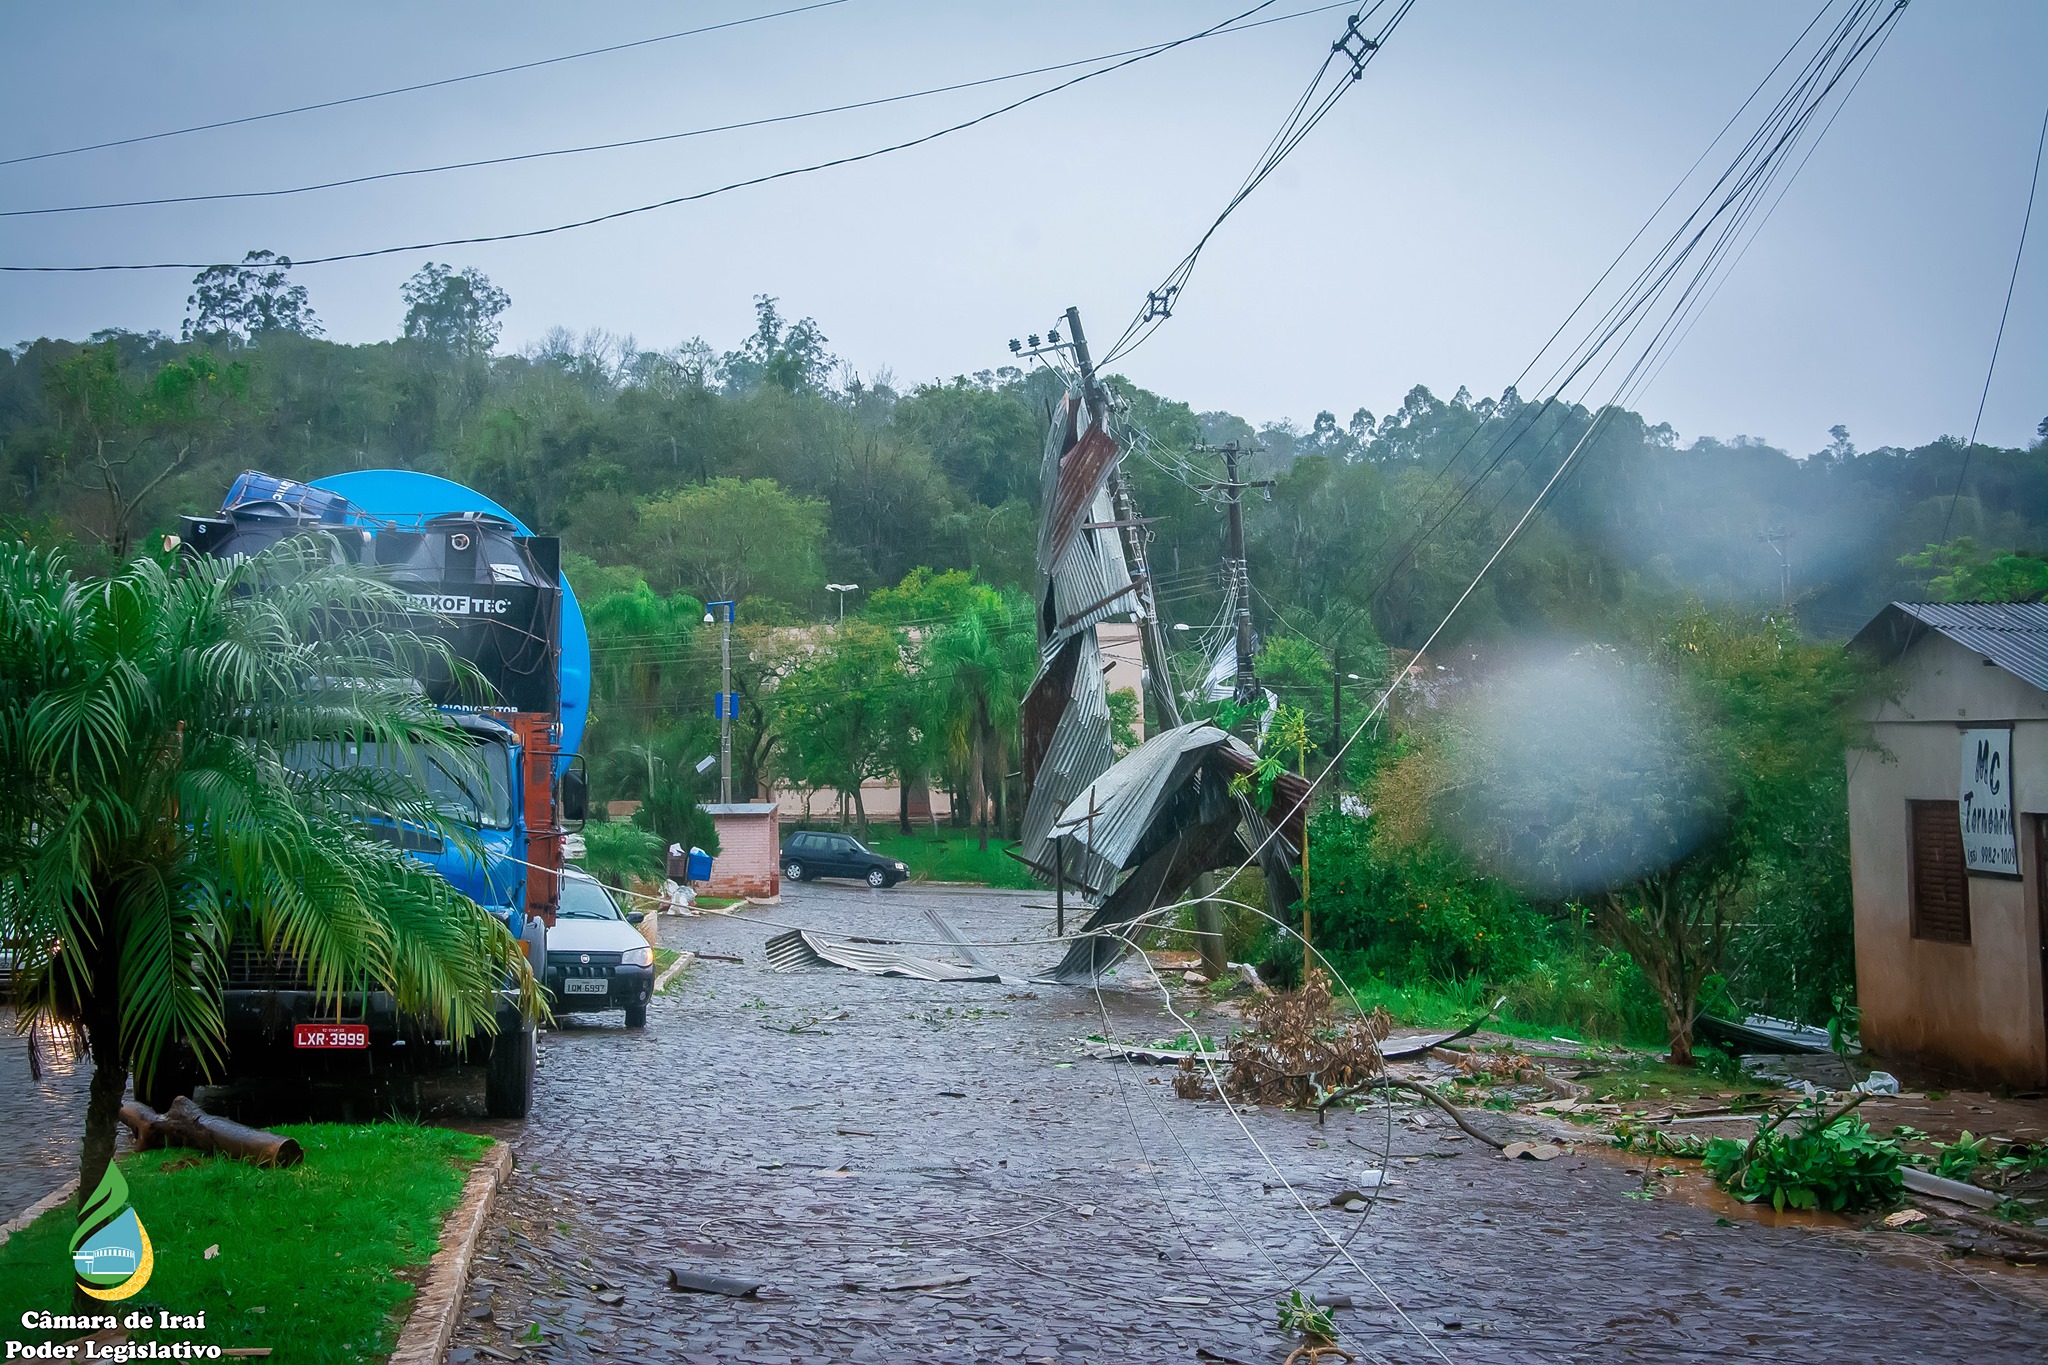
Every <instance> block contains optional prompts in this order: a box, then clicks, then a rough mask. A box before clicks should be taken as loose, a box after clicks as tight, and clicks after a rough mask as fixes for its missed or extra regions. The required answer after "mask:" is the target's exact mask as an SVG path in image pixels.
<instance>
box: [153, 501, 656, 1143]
mask: <svg viewBox="0 0 2048 1365" xmlns="http://www.w3.org/2000/svg"><path fill="white" fill-rule="evenodd" d="M181 530H182V534H181V539H182V542H183V546H184V549H185V550H186V552H188V553H192V554H203V555H231V554H239V553H251V552H254V551H256V550H259V549H261V548H263V547H265V546H267V545H270V544H274V543H276V542H277V541H279V540H283V539H286V538H288V537H292V536H298V535H303V534H306V533H308V532H320V533H324V534H326V535H329V536H331V537H332V538H333V539H334V541H335V543H336V544H337V545H339V546H340V547H341V552H342V553H343V554H345V555H347V556H349V557H350V558H352V559H354V560H356V561H357V562H360V563H363V564H366V565H374V566H376V567H377V568H378V569H379V570H380V572H382V573H384V574H386V575H388V576H389V577H390V579H391V580H392V581H394V582H395V583H397V584H399V585H401V586H402V587H404V588H405V590H406V595H407V603H408V610H409V613H410V615H411V625H412V628H413V629H414V630H416V631H418V632H419V633H421V634H423V635H430V636H433V637H436V638H438V639H440V640H442V641H444V642H446V644H447V645H448V647H449V651H450V653H452V654H453V655H454V656H455V657H457V658H459V659H462V660H464V661H466V662H467V663H469V664H470V665H472V666H473V667H474V668H475V669H476V670H477V672H478V673H479V674H480V675H481V676H482V679H483V681H484V682H485V683H486V684H487V690H486V692H485V694H484V695H483V696H482V697H479V696H478V695H476V693H475V692H474V691H473V690H472V689H470V688H467V687H465V686H463V685H462V684H461V683H460V682H459V681H458V680H457V679H454V678H451V677H448V676H429V677H425V678H422V679H421V683H422V685H423V686H424V687H425V688H426V689H427V692H428V694H429V696H430V697H431V698H432V699H433V701H434V702H435V703H436V705H438V706H439V707H440V708H441V709H442V710H443V712H444V713H446V714H447V715H448V716H449V717H450V719H452V720H453V721H454V722H455V724H456V725H457V726H458V727H459V728H460V729H461V730H462V731H463V733H464V734H465V735H466V736H468V738H469V739H470V740H471V742H472V743H473V744H474V745H475V746H476V751H477V752H476V757H477V760H478V767H479V768H480V769H481V771H482V773H483V774H484V780H483V783H482V786H481V788H480V789H478V788H477V784H476V782H475V780H474V778H473V777H458V776H457V775H453V774H449V773H446V772H442V771H441V770H439V769H438V768H435V769H432V770H431V771H429V772H427V773H426V774H424V777H425V779H426V783H427V786H428V788H429V790H430V792H431V794H432V795H433V796H435V797H436V798H437V800H438V802H439V804H440V805H441V806H442V808H443V809H444V810H448V811H451V812H453V813H455V814H456V818H458V819H459V820H461V821H462V823H464V824H465V825H467V826H469V827H470V828H471V829H473V830H474V833H475V839H476V844H477V846H478V848H479V850H480V856H476V855H474V854H471V853H467V852H465V851H463V850H461V849H457V848H453V847H447V846H444V845H443V843H442V841H440V840H439V839H437V838H434V837H432V836H431V835H429V834H426V833H425V832H422V831H417V830H408V829H403V828H393V829H390V830H388V831H387V830H380V831H379V832H380V834H383V835H385V836H386V837H390V838H393V839H394V840H396V841H398V842H399V846H400V847H401V848H403V849H404V850H405V851H406V852H407V854H408V855H409V856H411V857H413V858H415V859H417V860H419V861H420V862H422V863H424V864H425V865H426V866H428V867H430V868H432V869H433V870H434V871H435V872H437V873H438V874H440V875H441V876H442V877H445V878H446V879H447V880H448V881H449V883H450V884H452V885H453V886H454V887H456V889H458V890H460V891H461V892H463V893H464V894H465V895H467V896H469V897H470V898H471V899H473V900H475V901H476V902H477V903H478V904H480V905H482V906H484V907H485V908H486V909H488V910H489V911H490V912H491V913H492V914H494V915H496V916H498V918H500V919H501V920H503V921H504V922H505V924H506V925H507V927H508V928H509V929H510V930H511V931H512V933H513V936H514V937H515V938H518V939H519V940H520V941H521V942H522V943H524V944H525V945H526V952H527V956H528V961H529V962H530V964H531V965H532V967H533V971H534V975H535V976H536V977H537V978H544V974H545V970H546V965H547V930H548V928H549V927H550V926H552V925H553V923H554V921H555V917H556V913H557V911H558V909H559V908H560V905H561V887H562V868H563V843H564V838H565V836H566V835H567V834H569V833H570V832H572V830H573V829H574V828H575V827H577V826H579V825H580V824H581V822H582V818H583V814H584V809H583V808H584V806H585V804H586V795H585V793H586V788H585V784H584V781H583V773H582V768H581V763H580V760H578V758H577V757H576V754H577V748H578V746H579V744H580V743H581V740H582V735H583V725H584V719H585V715H586V712H587V709H588V706H589V701H590V641H589V636H588V634H587V633H586V630H585V627H584V622H583V613H582V611H581V609H580V608H579V607H578V605H577V602H576V595H575V592H574V590H573V589H571V588H570V586H569V582H568V579H567V578H566V577H564V576H563V574H562V571H561V555H560V546H559V543H558V542H557V541H556V540H555V539H554V538H553V537H549V536H537V535H534V534H533V533H532V532H531V531H530V530H528V529H527V527H526V526H525V525H524V524H523V523H522V522H520V520H519V519H518V518H517V517H514V516H513V515H512V514H511V513H509V512H507V511H506V510H505V509H504V508H503V507H500V506H499V505H498V504H497V503H495V502H493V501H492V500H491V499H489V498H487V497H485V496H483V495H482V494H480V493H478V492H476V491H475V490H474V489H471V488H466V487H464V486H463V485H461V484H458V483H454V482H452V481H450V480H447V479H442V478H437V477H435V476H433V475H429V474H421V473H416V472H413V471H410V470H396V469H375V470H358V471H351V472H348V473H343V474H337V475H334V476H331V477H328V478H322V479H316V480H313V481H311V482H309V483H297V482H293V481H290V480H285V479H279V478H274V477H272V476H270V475H266V474H261V473H257V472H255V471H251V472H249V473H245V474H243V475H242V476H241V477H240V478H238V479H236V480H235V482H234V485H233V486H232V487H231V488H230V489H229V490H228V494H227V496H226V498H225V499H223V501H222V505H221V510H220V512H219V513H218V514H217V515H215V516H210V517H187V518H185V519H184V524H183V526H182V528H181ZM303 758H304V761H305V762H307V763H309V764H313V763H320V764H326V765H329V766H332V765H336V764H351V765H354V764H361V765H379V764H382V763H384V762H386V761H387V758H386V756H385V755H383V754H381V753H379V752H378V746H376V745H375V744H371V743H363V744H356V743H354V742H344V743H341V744H336V745H322V746H320V751H319V752H317V753H308V754H306V755H304V756H303ZM226 966H227V979H226V990H225V1009H224V1014H225V1021H226V1026H227V1052H226V1068H225V1070H226V1074H225V1075H221V1074H215V1075H213V1076H212V1077H210V1078H209V1079H210V1080H212V1081H213V1082H214V1083H216V1084H235V1083H242V1082H249V1081H261V1080H263V1079H266V1078H279V1077H281V1078H289V1079H293V1080H307V1079H311V1080H327V1081H339V1082H343V1083H348V1082H363V1083H370V1084H375V1083H378V1082H382V1081H385V1080H388V1079H389V1078H391V1077H393V1076H398V1075H407V1074H416V1073H420V1072H424V1071H431V1070H440V1069H444V1068H447V1067H451V1066H467V1067H472V1068H477V1069H481V1071H482V1072H483V1080H484V1085H483V1090H484V1104H485V1108H486V1110H487V1112H488V1113H489V1114H490V1115H491V1116H492V1117H493V1118H524V1117H525V1116H526V1113H527V1110H528V1109H529V1107H530V1106H531V1104H532V1099H533V1085H534V1075H535V1069H536V1061H537V1026H536V1023H535V1021H534V1020H533V1019H532V1018H530V1017H528V1016H527V1015H526V1014H525V1013H524V1012H523V1011H522V1010H521V1008H520V1005H519V1001H518V997H517V995H516V993H515V992H513V991H512V990H511V989H510V983H509V982H508V983H507V988H506V989H504V990H501V991H500V993H499V997H498V1006H497V1031H496V1033H495V1034H494V1035H493V1036H491V1037H489V1038H476V1039H471V1040H468V1041H467V1042H463V1043H457V1042H455V1041H453V1040H451V1039H448V1038H446V1037H443V1036H441V1034H440V1032H439V1030H437V1029H436V1028H434V1027H433V1026H432V1025H431V1024H430V1023H429V1022H428V1021H425V1020H422V1019H418V1018H414V1017H412V1016H410V1015H407V1014H404V1013H402V1012H401V1011H399V1010H398V1009H397V1007H396V1005H395V1003H394V1001H393V1000H392V998H391V996H389V995H388V994H385V993H382V992H377V991H370V992H362V993H352V994H350V995H347V996H345V997H343V998H342V999H341V1000H340V1001H339V1002H337V1001H336V1000H335V999H334V998H333V997H332V996H331V995H330V996H324V997H323V996H321V995H320V994H318V993H317V992H315V991H314V990H313V989H312V988H311V984H310V982H309V981H308V980H307V979H306V975H305V972H304V970H303V968H302V967H301V966H300V964H299V963H297V962H296V961H294V960H292V959H291V958H290V957H289V956H287V955H284V954H281V953H276V952H271V951H267V950H266V949H265V948H264V947H263V945H261V944H231V945H230V946H229V950H228V960H227V964H226ZM617 970H619V971H620V972H622V973H624V974H626V975H628V976H631V977H633V978H634V979H635V980H637V979H638V978H639V977H640V976H643V975H645V976H650V977H651V971H649V970H646V969H645V968H644V967H643V966H642V965H641V964H627V965H623V966H621V967H619V968H618V969H617ZM628 984H630V983H628ZM337 1006H338V1008H337ZM158 1071H159V1075H158V1076H157V1078H156V1080H155V1082H154V1083H153V1084H152V1086H151V1087H150V1090H151V1093H150V1094H146V1095H144V1096H142V1099H143V1100H144V1102H145V1103H151V1104H155V1102H156V1101H158V1100H161V1101H163V1102H164V1103H168V1102H169V1100H170V1098H171V1097H173V1096H175V1095H178V1094H189V1093H190V1087H191V1086H192V1085H193V1084H195V1083H196V1082H197V1081H198V1080H199V1075H198V1069H197V1060H196V1058H194V1057H192V1056H191V1055H190V1054H188V1053H187V1054H181V1055H180V1056H178V1057H176V1058H174V1059H172V1060H171V1063H170V1064H169V1065H166V1066H160V1067H159V1068H158ZM156 1107H162V1106H161V1105H157V1106H156Z"/></svg>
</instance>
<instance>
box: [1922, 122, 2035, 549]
mask: <svg viewBox="0 0 2048 1365" xmlns="http://www.w3.org/2000/svg"><path fill="white" fill-rule="evenodd" d="M2044 146H2048V110H2043V111H2042V114H2041V135H2040V136H2039V137H2038V138H2036V139H2035V140H2034V175H2033V178H2032V179H2031V180H2029V181H2028V182H2027V211H2026V213H2025V214H2023V215H2021V217H2020V240H2019V244H2018V245H2017V246H2015V247H2014V248H2013V253H2012V274H2011V275H2010V276H2008V277H2007V278H2006V281H2005V306H2004V307H2003V308H2001V309H1999V311H1998V335H1997V337H1996V338H1994V339H1993V340H1992V343H1991V363H1990V364H1988V365H1986V366H1985V367H1984V388H1983V391H1982V392H1981V393H1979V394H1978V395H1977V415H1976V417H1975V418H1973V419H1972V420H1971V422H1970V443H1969V444H1968V445H1966V446H1964V447H1963V467H1962V468H1961V469H1960V470H1958V471H1956V488H1955V492H1953V493H1951V494H1949V496H1948V513H1947V515H1945V516H1944V517H1942V519H1941V540H1940V542H1939V543H1941V544H1943V545H1946V544H1947V543H1948V528H1949V523H1950V522H1952V521H1954V520H1955V516H1956V500H1957V499H1958V498H1960V497H1962V495H1963V479H1964V477H1965V476H1966V475H1968V474H1969V472H1970V452H1971V451H1973V450H1975V449H1976V448H1977V428H1978V427H1979V426H1981V425H1983V422H1984V404H1985V402H1986V400H1988V399H1989V398H1990V397H1991V376H1992V375H1993V374H1994V373H1995V372H1996V371H1997V369H1998V350H1999V347H2001V346H2003V345H2004V344H2005V320H2006V318H2007V317H2009V316H2010V315H2011V313H2012V291H2013V286H2014V285H2017V284H2018V283H2019V280H2020V259H2021V258H2022V257H2023V256H2025V255H2026V252H2027V229H2028V227H2029V226H2030V225H2032V223H2033V221H2034V192H2035V191H2036V190H2038V189H2039V188H2040V187H2041V149H2042V147H2044Z"/></svg>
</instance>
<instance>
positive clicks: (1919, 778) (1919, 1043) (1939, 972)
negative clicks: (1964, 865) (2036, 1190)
mask: <svg viewBox="0 0 2048 1365" xmlns="http://www.w3.org/2000/svg"><path fill="white" fill-rule="evenodd" d="M1898 674H1899V678H1900V681H1901V682H1902V684H1903V687H1902V690H1901V691H1900V693H1899V696H1898V700H1897V701H1894V702H1887V703H1885V704H1884V705H1882V706H1881V707H1879V708H1877V709H1876V710H1874V711H1873V713H1872V719H1873V722H1874V728H1875V734H1876V739H1877V742H1878V743H1879V744H1880V745H1882V746H1883V752H1881V753H1872V752H1864V751H1852V752H1851V753H1850V754H1849V755H1848V764H1849V847H1850V871H1851V877H1852V881H1853V885H1854V890H1855V899H1856V996H1857V1002H1858V1004H1859V1005H1861V1007H1862V1010H1863V1045H1864V1047H1865V1048H1866V1049H1867V1050H1868V1051H1870V1052H1872V1053H1875V1054H1877V1055H1879V1056H1882V1057H1899V1058H1907V1059H1912V1060H1915V1061H1920V1062H1924V1063H1928V1064H1932V1065H1935V1066H1939V1067H1943V1068H1945V1069H1949V1070H1953V1071H1956V1072H1958V1073H1961V1074H1962V1075H1965V1076H1968V1077H1971V1078H1974V1079H1977V1080H1979V1081H1983V1082H1987V1083H1991V1082H1999V1081H2004V1082H2008V1083H2010V1084H2013V1085H2020V1086H2032V1085H2040V1084H2042V1083H2044V1082H2048V1004H2044V1000H2043V994H2042V991H2043V983H2042V943H2041V934H2042V910H2041V906H2042V899H2041V897H2042V888H2041V887H2040V885H2039V879H2040V868H2041V859H2040V853H2039V851H2038V850H2037V849H2036V848H2035V841H2036V840H2037V839H2038V838H2039V837H2040V835H2039V829H2038V826H2039V823H2040V822H2039V821H2036V820H2033V819H2030V818H2028V815H2029V813H2036V814H2038V813H2043V812H2048V693H2044V692H2042V691H2040V690H2039V689H2037V688H2034V687H2031V686H2029V685H2028V684H2027V683H2025V682H2023V681H2021V680H2020V679H2019V678H2017V677H2014V676H2013V675H2012V674H2011V673H2008V672H2006V671H2005V670H2004V669H2002V668H1999V667H1996V666H1993V665H1988V664H1987V663H1986V662H1985V660H1984V659H1983V658H1982V657H1981V656H1979V655H1977V654H1975V653H1973V652H1972V651H1970V650H1967V649H1965V648H1963V647H1962V646H1961V645H1958V644H1956V643H1955V642H1954V641H1952V640H1950V639H1948V638H1947V637H1946V636H1943V635H1940V634H1938V633H1935V632H1932V631H1930V632H1929V633H1928V635H1927V637H1926V638H1925V639H1923V640H1921V641H1920V642H1919V643H1917V644H1915V645H1914V646H1913V647H1912V649H1911V650H1909V651H1908V652H1907V654H1906V656H1905V657H1904V658H1903V659H1902V660H1900V664H1899V670H1898ZM2007 721H2010V722H2012V723H2013V749H2012V772H2011V781H2012V790H2013V809H2014V811H2015V813H2016V814H2017V815H2018V816H2019V821H2018V822H2019V825H2020V850H2019V851H2020V866H2021V868H2022V869H2023V870H2024V874H2025V878H2024V880H2023V881H2012V880H2007V879H2003V878H1994V877H1972V878H1970V942H1969V943H1967V944H1962V943H1936V942H1930V941H1928V940H1925V939H1916V938H1914V937H1913V936H1912V895H1911V884H1910V875H1911V864H1910V857H1909V855H1910V840H1909V836H1908V824H1907V821H1908V818H1909V816H1908V807H1907V803H1908V802H1909V801H1914V800H1928V801H1954V800H1955V799H1956V794H1957V769H1958V765H1959V763H1960V751H1959V744H1960V738H1959V735H1958V729H1959V728H1962V727H1968V726H1980V725H1990V724H1997V723H2002V722H2007Z"/></svg>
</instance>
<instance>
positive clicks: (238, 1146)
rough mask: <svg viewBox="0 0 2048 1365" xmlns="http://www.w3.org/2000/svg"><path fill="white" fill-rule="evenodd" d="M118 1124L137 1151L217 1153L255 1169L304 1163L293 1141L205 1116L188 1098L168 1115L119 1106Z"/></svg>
mask: <svg viewBox="0 0 2048 1365" xmlns="http://www.w3.org/2000/svg"><path fill="white" fill-rule="evenodd" d="M121 1122H123V1123H125V1124H127V1125H128V1127H129V1129H130V1131H132V1132H133V1133H134V1134H135V1148H136V1150H137V1151H143V1152H146V1151H149V1150H151V1149H152V1148H156V1147H191V1148H194V1149H196V1150H198V1151H201V1152H219V1153H221V1154H223V1155H225V1156H231V1157H235V1158H237V1159H238V1160H241V1161H248V1162H253V1163H254V1164H256V1165H258V1166H296V1165H298V1164H299V1163H300V1162H301V1161H304V1160H305V1159H306V1154H305V1152H304V1151H303V1150H301V1149H300V1147H299V1144H298V1142H297V1141H296V1140H294V1139H292V1138H288V1137H282V1136H280V1135H278V1134H276V1133H266V1132H264V1131H263V1130H262V1129H260V1128H245V1127H244V1126H242V1125H241V1124H239V1123H236V1122H234V1121H233V1120H232V1119H224V1118H218V1117H216V1116H214V1115H212V1114H209V1113H207V1112H206V1111H205V1110H204V1109H201V1108H200V1107H199V1106H198V1105H196V1104H194V1103H192V1101H191V1100H190V1099H188V1098H187V1097H185V1096H183V1095H180V1096H178V1098H177V1099H176V1100H173V1101H172V1102H171V1108H170V1112H169V1113H166V1114H159V1113H157V1112H156V1110H154V1109H151V1108H150V1107H149V1106H148V1105H146V1104H141V1103H137V1102H135V1101H132V1100H131V1101H130V1102H128V1103H127V1104H124V1105H122V1106H121Z"/></svg>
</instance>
